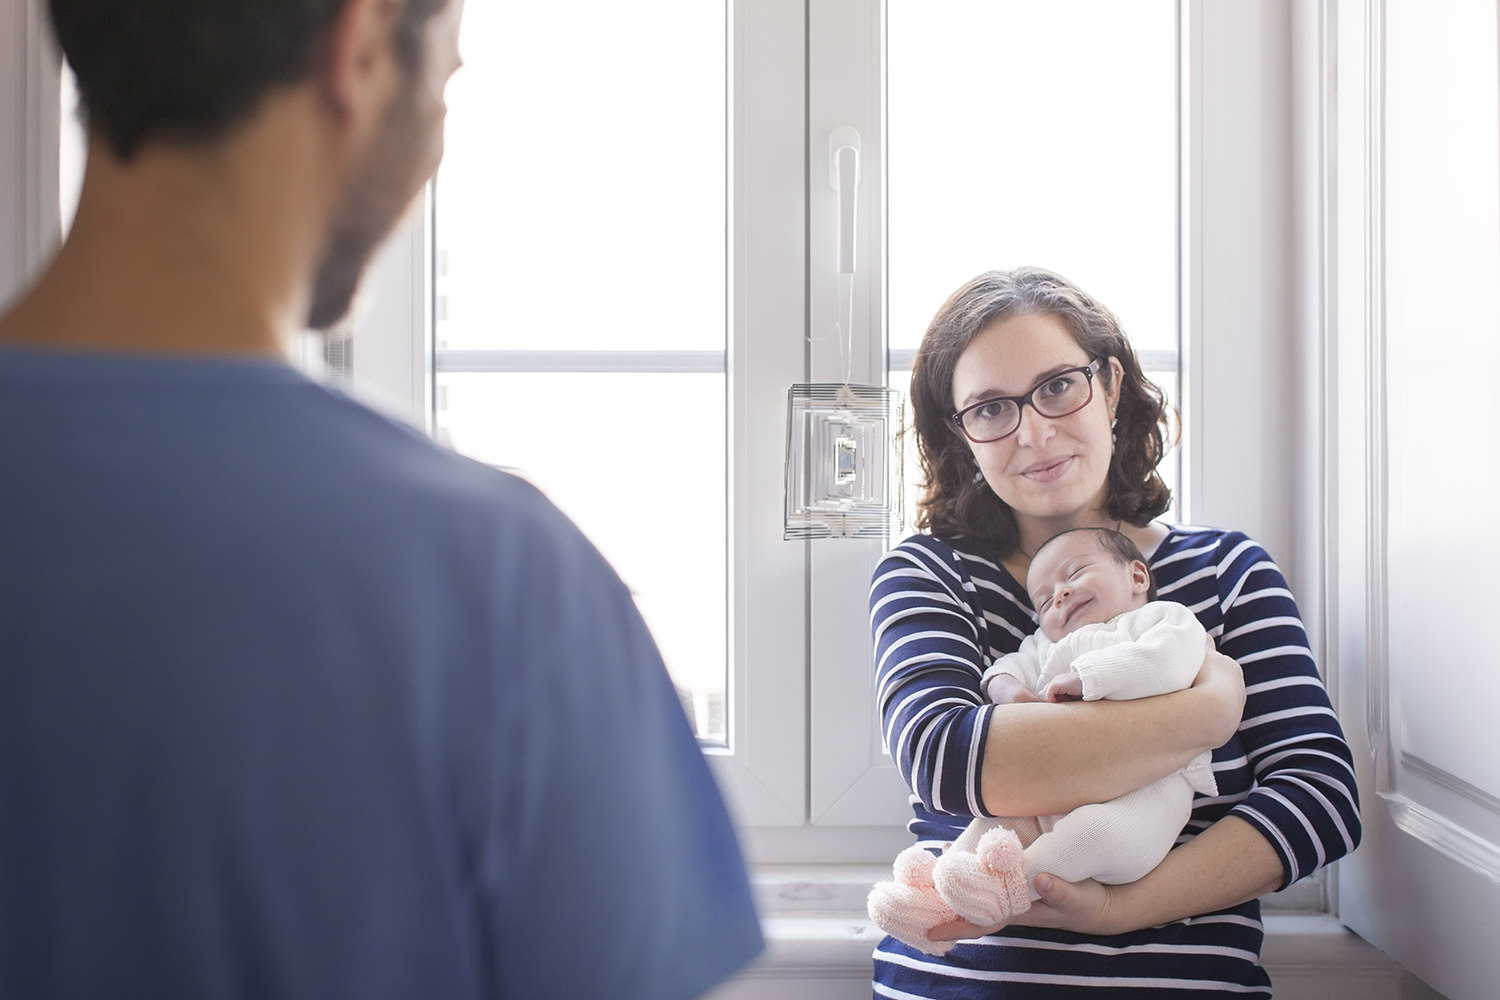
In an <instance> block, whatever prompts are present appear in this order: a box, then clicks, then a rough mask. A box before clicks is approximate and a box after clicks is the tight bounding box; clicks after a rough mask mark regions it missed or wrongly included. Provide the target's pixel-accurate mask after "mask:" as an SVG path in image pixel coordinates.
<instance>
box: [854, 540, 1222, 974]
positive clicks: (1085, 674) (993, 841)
mask: <svg viewBox="0 0 1500 1000" xmlns="http://www.w3.org/2000/svg"><path fill="white" fill-rule="evenodd" d="M1026 589H1027V592H1028V593H1029V594H1030V595H1031V602H1032V605H1033V606H1034V607H1035V608H1036V612H1037V618H1038V620H1039V622H1040V628H1039V629H1038V631H1037V632H1034V633H1032V634H1031V635H1029V636H1027V637H1026V638H1025V639H1023V640H1022V642H1021V646H1020V648H1019V649H1017V650H1016V652H1014V653H1011V654H1009V655H1007V656H1003V657H1001V658H1000V659H999V660H997V661H996V662H995V663H994V665H992V666H991V667H990V668H989V669H988V670H986V671H985V673H984V677H983V678H982V680H981V683H982V685H983V688H984V691H985V695H986V696H987V697H988V698H989V699H990V700H991V701H993V702H996V703H999V704H1006V703H1010V702H1016V701H1039V700H1046V701H1074V700H1079V699H1082V700H1085V701H1093V700H1095V699H1099V698H1107V699H1112V700H1117V701H1121V700H1127V699H1131V698H1146V697H1150V696H1152V695H1158V694H1166V693H1168V692H1170V691H1178V690H1181V689H1183V688H1186V687H1188V686H1189V685H1190V684H1192V682H1193V679H1194V678H1195V677H1196V676H1197V674H1198V670H1199V668H1200V667H1201V666H1202V665H1203V657H1204V655H1205V654H1206V652H1207V650H1208V649H1209V648H1210V647H1209V646H1208V645H1207V639H1208V636H1207V634H1206V633H1205V632H1204V631H1203V626H1201V625H1200V624H1199V623H1198V620H1197V619H1196V618H1195V617H1193V614H1192V612H1191V611H1189V610H1188V609H1187V608H1185V607H1184V606H1182V605H1180V604H1175V603H1173V602H1170V601H1157V600H1156V599H1155V597H1156V590H1155V586H1154V585H1153V584H1152V582H1151V572H1150V570H1149V569H1148V568H1147V566H1146V560H1145V558H1144V557H1143V556H1142V555H1141V553H1140V550H1139V549H1137V548H1136V546H1135V543H1134V542H1132V541H1131V540H1130V539H1129V538H1127V537H1126V536H1125V535H1123V534H1121V533H1119V532H1117V531H1111V530H1109V529H1107V528H1076V529H1073V530H1071V531H1065V532H1062V533H1061V534H1058V535H1054V536H1053V537H1052V538H1050V539H1048V540H1047V541H1046V542H1043V543H1042V546H1041V547H1040V548H1039V549H1037V552H1036V555H1035V556H1034V557H1033V558H1032V560H1031V568H1030V571H1029V572H1028V573H1027V574H1026ZM1195 792H1198V793H1202V794H1204V795H1216V794H1218V788H1217V786H1216V785H1215V782H1214V777H1213V767H1212V762H1211V755H1210V754H1208V753H1203V754H1200V755H1199V756H1198V757H1196V758H1195V759H1194V760H1193V761H1192V763H1190V764H1189V765H1188V766H1187V767H1185V768H1183V769H1182V770H1180V771H1176V772H1174V773H1172V774H1170V775H1168V776H1167V777H1165V778H1162V779H1160V780H1159V781H1154V782H1152V783H1151V784H1149V785H1146V786H1144V787H1142V788H1138V789H1136V790H1135V791H1132V792H1127V793H1126V794H1124V795H1122V796H1120V797H1119V798H1116V799H1111V800H1109V801H1108V802H1100V803H1095V804H1092V805H1085V806H1080V807H1079V808H1077V809H1074V810H1073V811H1072V812H1069V813H1065V814H1063V815H1061V816H1038V817H1001V818H994V819H991V818H985V817H980V818H977V819H975V820H974V821H973V822H972V823H970V824H969V827H968V829H966V830H965V831H964V832H963V834H962V835H961V836H960V837H959V838H958V840H956V841H954V842H953V844H952V845H950V846H949V848H948V850H947V851H946V852H945V853H944V854H943V855H942V856H941V857H937V858H935V857H934V856H933V855H932V854H931V853H929V852H928V851H927V850H926V849H924V848H922V847H919V846H915V845H913V846H912V847H908V848H907V849H906V850H904V851H902V852H901V854H900V855H898V856H897V858H896V863H895V879H896V880H895V881H894V882H881V883H879V884H877V885H876V886H875V887H874V888H873V889H872V890H871V891H870V897H869V911H870V918H871V919H872V920H874V921H875V923H876V924H877V925H879V926H880V928H881V929H882V930H884V931H885V932H886V933H888V934H890V935H892V936H894V937H895V938H897V939H898V940H901V941H904V942H906V943H907V944H909V945H911V946H912V947H914V948H917V949H919V950H921V951H924V952H928V953H929V954H934V955H941V954H944V953H945V952H946V951H947V950H948V949H949V948H950V947H951V946H952V942H949V941H933V940H931V939H930V938H929V937H928V936H927V935H928V932H930V931H931V930H932V929H933V928H934V927H936V926H938V925H939V924H945V923H948V922H950V921H953V920H956V919H959V918H962V919H964V920H967V921H969V922H970V923H973V924H976V925H979V926H981V927H993V926H996V925H998V924H1001V923H1003V922H1005V921H1007V920H1009V919H1010V918H1011V917H1013V916H1015V915H1017V914H1020V913H1024V912H1026V910H1028V909H1029V908H1030V907H1031V901H1032V900H1033V899H1036V898H1038V894H1037V892H1036V890H1035V889H1034V888H1032V881H1033V880H1034V879H1035V878H1036V876H1037V875H1039V874H1042V873H1043V872H1046V873H1049V874H1052V875H1056V876H1057V877H1059V878H1062V879H1064V880H1066V881H1069V882H1077V881H1081V880H1083V879H1089V878H1092V879H1096V880H1098V881H1100V882H1106V883H1110V884H1122V883H1125V882H1134V881H1135V880H1136V879H1138V878H1140V877H1141V876H1143V875H1145V874H1146V873H1147V872H1149V871H1150V870H1151V869H1153V868H1155V867H1156V866H1157V864H1159V863H1160V862H1161V859H1162V858H1164V857H1166V855H1167V852H1168V851H1169V850H1171V849H1172V845H1173V844H1174V843H1175V842H1176V840H1177V836H1178V834H1180V833H1181V832H1182V829H1183V827H1184V826H1185V825H1186V824H1187V821H1188V817H1189V816H1190V815H1191V813H1192V804H1193V794H1194V793H1195Z"/></svg>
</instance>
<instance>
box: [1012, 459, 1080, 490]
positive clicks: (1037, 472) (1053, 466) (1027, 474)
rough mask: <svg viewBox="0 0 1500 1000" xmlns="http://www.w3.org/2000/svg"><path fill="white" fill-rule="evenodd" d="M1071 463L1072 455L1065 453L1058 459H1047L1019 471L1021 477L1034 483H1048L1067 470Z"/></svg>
mask: <svg viewBox="0 0 1500 1000" xmlns="http://www.w3.org/2000/svg"><path fill="white" fill-rule="evenodd" d="M1072 464H1073V456H1072V455H1067V456H1065V457H1063V458H1058V459H1050V458H1049V459H1047V460H1046V461H1043V462H1038V463H1036V464H1035V465H1032V466H1029V467H1027V468H1026V469H1023V470H1022V471H1021V475H1022V477H1023V478H1026V479H1029V480H1031V481H1032V482H1034V483H1050V482H1052V481H1053V480H1054V479H1057V478H1058V477H1060V476H1061V475H1062V474H1063V473H1065V472H1067V471H1068V469H1069V467H1071V466H1072Z"/></svg>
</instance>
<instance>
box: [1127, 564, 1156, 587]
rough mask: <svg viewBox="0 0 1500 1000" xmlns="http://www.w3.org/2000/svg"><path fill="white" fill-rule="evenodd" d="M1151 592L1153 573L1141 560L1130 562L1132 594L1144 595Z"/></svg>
mask: <svg viewBox="0 0 1500 1000" xmlns="http://www.w3.org/2000/svg"><path fill="white" fill-rule="evenodd" d="M1150 590H1151V571H1150V570H1149V569H1147V568H1146V564H1145V563H1143V562H1141V561H1140V560H1139V559H1132V560H1130V592H1131V593H1132V594H1144V593H1147V592H1148V591H1150Z"/></svg>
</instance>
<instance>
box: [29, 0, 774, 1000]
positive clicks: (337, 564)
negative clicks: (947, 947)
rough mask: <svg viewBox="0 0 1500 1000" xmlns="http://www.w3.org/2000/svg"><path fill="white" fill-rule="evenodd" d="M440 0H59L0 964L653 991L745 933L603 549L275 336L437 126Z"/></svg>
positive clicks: (244, 986)
mask: <svg viewBox="0 0 1500 1000" xmlns="http://www.w3.org/2000/svg"><path fill="white" fill-rule="evenodd" d="M461 8H462V0H258V2H256V3H253V4H252V3H243V2H241V0H192V2H182V0H177V2H170V0H140V2H125V0H52V2H51V10H52V15H53V20H54V25H55V27H56V30H57V34H58V38H59V40H60V41H61V43H62V47H63V50H64V52H65V53H66V55H67V57H68V59H69V61H70V62H71V64H72V66H73V67H74V69H75V71H76V73H77V76H78V80H79V88H80V91H81V93H82V96H83V100H84V103H85V110H86V113H87V119H88V126H89V162H88V168H87V172H86V177H85V181H84V187H83V193H82V197H81V200H80V203H79V207H78V213H77V217H76V221H75V224H74V227H73V230H72V232H71V234H70V236H69V238H68V241H67V243H66V245H65V246H64V247H63V248H62V249H61V251H60V252H59V254H58V256H57V258H56V259H55V260H54V261H52V262H51V264H50V265H49V267H48V268H47V269H46V271H45V272H44V273H43V274H42V276H41V277H40V279H39V280H38V282H37V283H36V284H35V285H34V286H33V287H32V288H30V289H28V290H27V291H25V292H24V293H23V294H22V295H21V297H20V298H19V299H18V300H17V301H16V302H15V303H13V305H12V306H11V307H10V310H9V312H7V313H5V314H4V315H0V427H3V428H4V432H3V433H0V995H3V996H7V997H26V998H32V1000H36V998H42V1000H45V998H53V997H124V998H134V997H150V998H171V997H193V998H228V997H244V998H247V1000H248V998H255V1000H266V998H273V997H274V998H298V997H306V998H318V1000H328V998H339V997H350V998H355V997H357V998H362V1000H367V998H382V997H390V998H397V997H400V998H460V997H463V998H467V997H515V998H527V1000H530V998H535V997H569V998H577V997H639V998H642V1000H646V998H650V1000H664V998H673V997H691V996H695V995H698V994H700V993H701V992H703V991H704V990H706V989H707V988H709V987H710V986H711V985H712V984H713V983H714V982H716V981H718V980H719V979H721V978H723V977H724V976H725V975H727V974H728V973H729V972H731V971H732V970H733V969H735V968H737V967H738V966H739V965H741V964H742V963H743V962H745V961H746V960H747V959H749V958H750V957H751V956H752V955H754V954H755V953H756V951H757V950H758V949H759V947H760V944H761V940H760V933H759V928H758V925H757V922H756V918H755V913H754V910H753V907H752V905H751V902H750V897H749V892H748V888H747V885H746V880H745V874H744V868H743V864H742V862H741V858H740V853H739V849H738V846H737V844H736V842H735V838H734V834H733V831H732V829H731V827H730V825H729V822H728V819H727V817H726V814H725V810H724V807H723V804H722V802H721V800H720V798H719V794H718V791H717V789H716V787H715V786H714V783H713V781H712V779H711V777H710V775H709V773H708V769H707V767H706V766H705V762H704V760H703V758H702V755H701V754H700V753H699V750H698V747H697V745H696V743H695V741H694V739H693V737H692V734H691V732H690V731H689V728H688V725H687V722H686V719H685V718H684V717H683V713H682V710H681V708H680V707H679V702H678V700H677V697H676V695H675V693H674V691H673V689H672V686H671V683H670V682H669V680H668V678H667V676H666V673H665V670H664V669H663V667H662V664H661V660H660V657H659V655H658V653H657V651H656V648H655V646H654V644H653V643H652V641H651V638H650V636H649V635H648V634H647V632H646V629H645V627H644V625H643V624H642V622H641V619H640V617H639V615H638V614H637V612H636V609H635V606H634V604H633V602H632V600H631V598H630V595H629V593H628V592H627V590H626V589H625V587H624V586H623V585H622V584H621V582H620V581H619V579H618V578H617V577H616V575H615V574H614V572H613V571H612V570H611V569H610V568H609V566H608V565H607V564H606V563H605V562H604V560H603V559H602V558H601V557H600V556H599V554H598V553H597V552H596V551H595V550H594V548H593V547H592V546H591V545H590V544H589V543H588V542H587V541H586V540H585V539H584V538H583V537H582V535H581V534H580V533H579V532H578V531H577V529H576V528H575V527H574V526H573V525H572V524H571V523H569V522H568V521H567V519H566V518H564V517H563V516H562V515H561V514H559V513H558V512H557V510H556V509H555V508H553V507H552V505H551V504H549V503H548V502H547V501H546V500H545V499H543V498H542V497H541V496H540V495H539V494H538V493H537V492H536V491H535V490H533V489H532V488H530V487H529V486H527V485H526V484H525V483H523V482H521V481H519V480H516V479H514V478H511V477H507V476H504V475H501V474H499V473H496V472H494V471H492V470H489V469H486V468H484V467H481V466H479V465H477V464H475V463H472V462H470V461H467V460H465V459H462V458H460V457H458V456H456V455H453V454H451V453H449V452H447V451H444V450H442V449H440V448H438V447H436V446H434V445H433V444H431V443H430V442H429V441H427V440H426V439H425V438H423V437H422V436H420V435H419V434H416V433H414V432H412V431H410V430H408V429H406V428H403V427H400V426H397V425H394V424H392V423H390V422H389V421H387V420H385V419H383V418H381V417H379V416H377V415H375V414H374V413H372V412H370V411H368V410H366V409H364V408H363V407H361V406H359V405H357V404H355V403H353V402H351V401H350V400H348V399H346V398H344V397H342V396H340V395H338V394H337V393H334V392H330V391H328V390H326V389H324V388H322V387H320V386H319V385H317V384H315V383H313V382H311V381H309V380H308V379H306V378H304V377H303V376H302V375H300V374H298V373H297V372H296V371H295V370H294V369H293V368H292V367H290V365H289V363H288V360H287V359H288V357H289V356H290V353H291V345H292V344H293V342H294V338H295V337H296V336H297V335H298V332H299V331H300V330H301V329H302V328H303V327H304V326H306V325H309V324H311V325H313V326H326V325H328V324H330V323H332V322H334V321H335V320H337V319H338V318H340V317H341V316H342V315H343V314H344V312H345V311H346V309H347V308H348V305H349V301H350V299H351V297H352V296H353V294H354V291H355V289H356V287H357V285H358V282H359V278H360V275H361V273H362V272H363V270H364V267H365V265H366V263H367V261H368V260H369V258H370V256H371V254H372V253H373V251H374V250H375V248H376V247H377V246H378V244H379V242H380V241H381V240H382V239H383V238H384V236H385V235H386V234H387V233H388V232H389V231H390V230H391V228H392V227H393V226H394V224H395V223H396V221H397V220H398V219H399V218H400V216H401V215H402V213H403V212H404V211H405V210H406V208H407V206H408V204H409V203H410V202H411V200H412V198H413V196H414V194H415V193H416V192H417V191H418V190H419V189H420V188H421V186H422V184H423V183H424V182H425V180H426V179H427V178H428V177H429V176H430V175H431V173H432V172H433V170H434V169H435V168H436V167H437V164H438V162H439V160H440V159H441V156H442V126H443V117H444V105H443V90H444V85H445V83H446V81H447V79H448V78H449V76H450V75H451V74H452V73H453V72H454V71H455V70H456V69H457V68H458V66H459V59H458V52H457V38H458V25H459V19H460V17H461V15H462V9H461ZM518 155H519V151H518ZM568 446H570V445H569V443H568V442H559V447H568Z"/></svg>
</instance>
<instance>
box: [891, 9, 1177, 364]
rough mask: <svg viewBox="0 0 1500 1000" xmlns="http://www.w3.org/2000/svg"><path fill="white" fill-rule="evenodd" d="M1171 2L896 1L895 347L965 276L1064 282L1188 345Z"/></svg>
mask: <svg viewBox="0 0 1500 1000" xmlns="http://www.w3.org/2000/svg"><path fill="white" fill-rule="evenodd" d="M1176 7H1177V5H1176V2H1175V0H1134V2H1131V3H1120V2H1119V0H1050V2H1048V3H1036V2H1034V0H888V2H887V17H888V22H887V65H886V74H887V81H886V82H887V95H888V96H887V101H888V104H887V109H888V111H887V114H888V118H887V141H888V143H889V149H888V153H887V156H888V181H889V220H888V221H889V233H890V247H889V255H890V256H889V271H888V276H887V283H888V290H889V301H890V314H889V330H890V345H891V347H892V348H894V349H903V348H915V347H916V346H917V343H918V341H920V339H921V336H922V333H923V331H925V330H926V328H927V323H928V322H929V321H930V320H931V319H932V316H933V314H934V313H935V312H936V311H937V309H938V306H940V305H941V304H942V302H943V300H944V299H945V298H946V297H947V296H948V294H949V293H950V292H952V291H953V290H954V289H956V288H957V287H958V286H959V285H961V284H962V283H963V282H965V281H967V280H968V279H969V278H971V277H973V276H974V275H976V274H978V273H979V272H981V271H987V270H991V269H994V268H1011V267H1015V266H1018V265H1022V264H1033V265H1037V266H1039V267H1045V268H1048V269H1050V270H1053V271H1057V272H1059V273H1060V274H1063V275H1064V276H1066V277H1068V278H1069V279H1071V280H1072V281H1074V282H1076V283H1077V284H1079V285H1080V286H1082V287H1083V288H1085V289H1087V290H1088V291H1089V292H1090V293H1091V294H1093V295H1095V296H1097V297H1098V298H1099V299H1100V301H1102V302H1104V303H1105V304H1107V305H1108V306H1109V307H1110V308H1111V309H1112V310H1114V311H1115V313H1116V314H1118V315H1119V316H1120V319H1121V321H1122V322H1123V323H1124V325H1125V329H1126V330H1127V331H1128V332H1129V334H1130V336H1131V338H1132V340H1133V341H1134V343H1135V346H1136V348H1137V350H1153V351H1154V350H1166V351H1175V350H1176V349H1177V220H1178V198H1177V174H1178V147H1177V21H1176V16H1177V15H1176Z"/></svg>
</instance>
